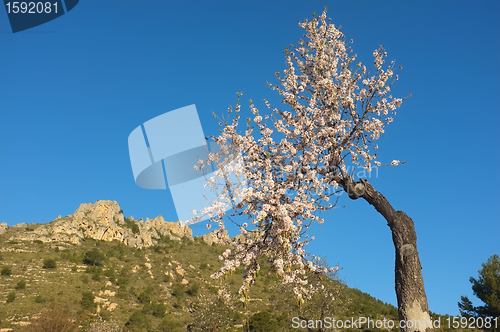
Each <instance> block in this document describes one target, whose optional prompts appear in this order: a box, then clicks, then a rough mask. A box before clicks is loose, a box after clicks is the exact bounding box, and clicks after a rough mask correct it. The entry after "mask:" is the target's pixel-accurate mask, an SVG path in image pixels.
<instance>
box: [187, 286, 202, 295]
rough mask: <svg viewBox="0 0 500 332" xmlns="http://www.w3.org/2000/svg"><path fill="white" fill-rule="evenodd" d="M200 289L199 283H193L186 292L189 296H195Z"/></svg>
mask: <svg viewBox="0 0 500 332" xmlns="http://www.w3.org/2000/svg"><path fill="white" fill-rule="evenodd" d="M199 290H200V285H199V284H198V283H193V284H192V285H191V287H189V288H188V290H187V291H186V294H187V295H189V296H196V295H198V291H199Z"/></svg>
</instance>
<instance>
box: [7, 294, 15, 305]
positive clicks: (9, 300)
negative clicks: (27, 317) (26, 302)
mask: <svg viewBox="0 0 500 332" xmlns="http://www.w3.org/2000/svg"><path fill="white" fill-rule="evenodd" d="M15 299H16V292H14V291H12V292H10V293H9V294H8V295H7V303H10V302H14V300H15Z"/></svg>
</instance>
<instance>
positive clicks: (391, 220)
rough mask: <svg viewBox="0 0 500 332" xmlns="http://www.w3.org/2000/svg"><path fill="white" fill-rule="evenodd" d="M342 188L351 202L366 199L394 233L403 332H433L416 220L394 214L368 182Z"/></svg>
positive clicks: (349, 183)
mask: <svg viewBox="0 0 500 332" xmlns="http://www.w3.org/2000/svg"><path fill="white" fill-rule="evenodd" d="M340 185H341V187H342V188H343V189H344V190H345V191H346V192H347V194H348V195H349V197H350V198H351V199H357V198H359V197H362V198H364V199H365V200H366V201H367V202H368V203H370V204H371V205H373V207H374V208H375V209H376V210H377V211H378V212H379V213H380V214H381V215H382V216H384V218H385V219H386V220H387V225H388V226H389V227H390V229H391V232H392V241H393V242H394V247H395V249H396V267H395V274H396V277H395V279H396V296H397V299H398V312H399V320H400V327H401V331H404V332H413V331H422V332H424V331H425V332H432V331H433V326H432V322H431V318H430V316H429V308H428V306H427V296H426V295H425V290H424V280H423V278H422V266H421V265H420V258H419V257H418V251H417V235H416V233H415V227H414V224H413V220H411V218H410V217H408V216H407V215H406V213H404V212H403V211H396V210H394V208H393V207H392V206H391V204H390V203H389V201H388V200H387V199H386V198H385V197H384V196H383V195H382V194H381V193H379V192H378V191H376V190H375V189H373V187H372V185H371V184H370V183H369V182H368V181H366V180H364V179H361V181H360V182H353V181H352V179H351V178H349V179H348V180H342V181H340ZM406 325H407V326H406Z"/></svg>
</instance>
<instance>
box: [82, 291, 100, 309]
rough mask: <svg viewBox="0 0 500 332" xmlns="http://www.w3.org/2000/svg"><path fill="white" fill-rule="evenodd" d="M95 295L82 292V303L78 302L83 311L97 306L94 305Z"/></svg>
mask: <svg viewBox="0 0 500 332" xmlns="http://www.w3.org/2000/svg"><path fill="white" fill-rule="evenodd" d="M94 299H95V295H94V293H92V292H91V291H84V292H83V293H82V301H81V302H80V303H81V305H82V307H83V308H85V309H92V308H94V307H96V306H97V303H94Z"/></svg>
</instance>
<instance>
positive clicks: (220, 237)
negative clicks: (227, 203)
mask: <svg viewBox="0 0 500 332" xmlns="http://www.w3.org/2000/svg"><path fill="white" fill-rule="evenodd" d="M22 227H25V230H26V232H22V233H19V232H15V234H13V235H12V236H11V237H10V238H9V241H42V242H44V243H47V242H58V243H61V244H80V243H81V241H82V240H83V239H85V238H90V239H94V240H102V241H107V242H110V241H113V240H117V241H119V242H122V243H124V244H125V245H127V246H130V247H136V248H144V247H150V246H153V245H156V244H157V243H158V241H159V240H160V238H161V237H162V236H166V237H168V238H170V239H171V240H174V241H181V240H182V239H185V240H190V241H192V240H193V231H192V229H191V228H190V227H189V226H181V225H179V223H178V222H171V221H165V220H164V219H163V217H162V216H161V215H159V216H157V217H156V218H154V219H149V218H146V220H143V219H142V218H141V219H139V220H134V218H133V217H130V218H126V217H125V216H124V215H123V210H121V209H120V206H119V204H118V202H116V201H111V200H98V201H97V202H95V203H83V204H80V206H79V207H78V209H76V211H75V213H73V214H71V215H68V216H66V217H61V216H58V217H57V218H56V219H55V220H53V221H51V222H48V223H42V224H27V223H21V224H17V225H13V226H8V225H7V223H5V222H4V223H1V224H0V234H3V233H8V232H9V230H18V229H19V228H22ZM200 238H201V239H202V241H203V242H205V243H207V244H212V243H214V242H215V243H224V242H227V241H228V240H229V235H228V233H227V231H219V230H215V231H212V232H210V233H208V234H204V235H202V236H200ZM233 239H235V240H237V239H239V237H238V236H237V237H235V238H233Z"/></svg>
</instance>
